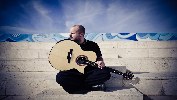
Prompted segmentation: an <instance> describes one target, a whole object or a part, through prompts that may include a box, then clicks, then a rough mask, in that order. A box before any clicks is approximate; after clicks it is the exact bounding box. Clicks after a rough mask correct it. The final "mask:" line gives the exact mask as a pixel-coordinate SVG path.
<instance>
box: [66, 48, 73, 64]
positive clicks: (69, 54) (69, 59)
mask: <svg viewBox="0 0 177 100" xmlns="http://www.w3.org/2000/svg"><path fill="white" fill-rule="evenodd" d="M72 54H73V49H70V51H69V52H68V56H67V59H68V63H70V62H71V57H72Z"/></svg>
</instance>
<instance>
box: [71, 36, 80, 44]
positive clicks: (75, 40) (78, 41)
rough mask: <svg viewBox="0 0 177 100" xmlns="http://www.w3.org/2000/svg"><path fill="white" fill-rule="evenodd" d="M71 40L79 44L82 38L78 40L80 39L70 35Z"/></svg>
mask: <svg viewBox="0 0 177 100" xmlns="http://www.w3.org/2000/svg"><path fill="white" fill-rule="evenodd" d="M70 40H72V41H74V42H76V43H77V44H79V43H80V40H78V39H73V38H72V37H70Z"/></svg>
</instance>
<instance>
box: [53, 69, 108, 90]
mask: <svg viewBox="0 0 177 100" xmlns="http://www.w3.org/2000/svg"><path fill="white" fill-rule="evenodd" d="M110 77H111V75H110V72H109V71H107V70H106V68H103V69H99V68H95V67H91V66H87V67H86V68H85V69H84V74H82V73H80V72H79V71H77V70H76V69H71V70H67V71H60V72H59V73H58V74H57V75H56V82H57V83H58V84H60V85H61V86H62V87H63V89H64V90H65V91H67V92H68V93H75V92H78V91H83V90H85V91H87V90H88V91H89V89H90V88H91V86H93V85H98V84H103V83H104V82H105V81H107V80H109V78H110Z"/></svg>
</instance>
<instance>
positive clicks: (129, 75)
mask: <svg viewBox="0 0 177 100" xmlns="http://www.w3.org/2000/svg"><path fill="white" fill-rule="evenodd" d="M122 76H123V78H124V79H126V80H131V79H132V78H133V77H134V75H133V73H132V72H130V71H127V72H126V73H123V75H122Z"/></svg>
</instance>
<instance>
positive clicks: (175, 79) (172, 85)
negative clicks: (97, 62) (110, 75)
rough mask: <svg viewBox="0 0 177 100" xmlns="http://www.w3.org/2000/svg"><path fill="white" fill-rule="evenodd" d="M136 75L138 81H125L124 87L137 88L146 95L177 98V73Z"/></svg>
mask: <svg viewBox="0 0 177 100" xmlns="http://www.w3.org/2000/svg"><path fill="white" fill-rule="evenodd" d="M134 75H135V77H137V80H138V81H136V82H135V81H134V80H123V87H129V88H130V87H132V88H136V89H137V90H139V91H140V92H141V93H143V94H145V95H151V96H152V95H156V96H171V95H173V96H177V88H176V87H177V84H176V83H177V73H175V72H174V73H135V74H134ZM133 81H134V82H133ZM132 83H135V84H134V85H132Z"/></svg>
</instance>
